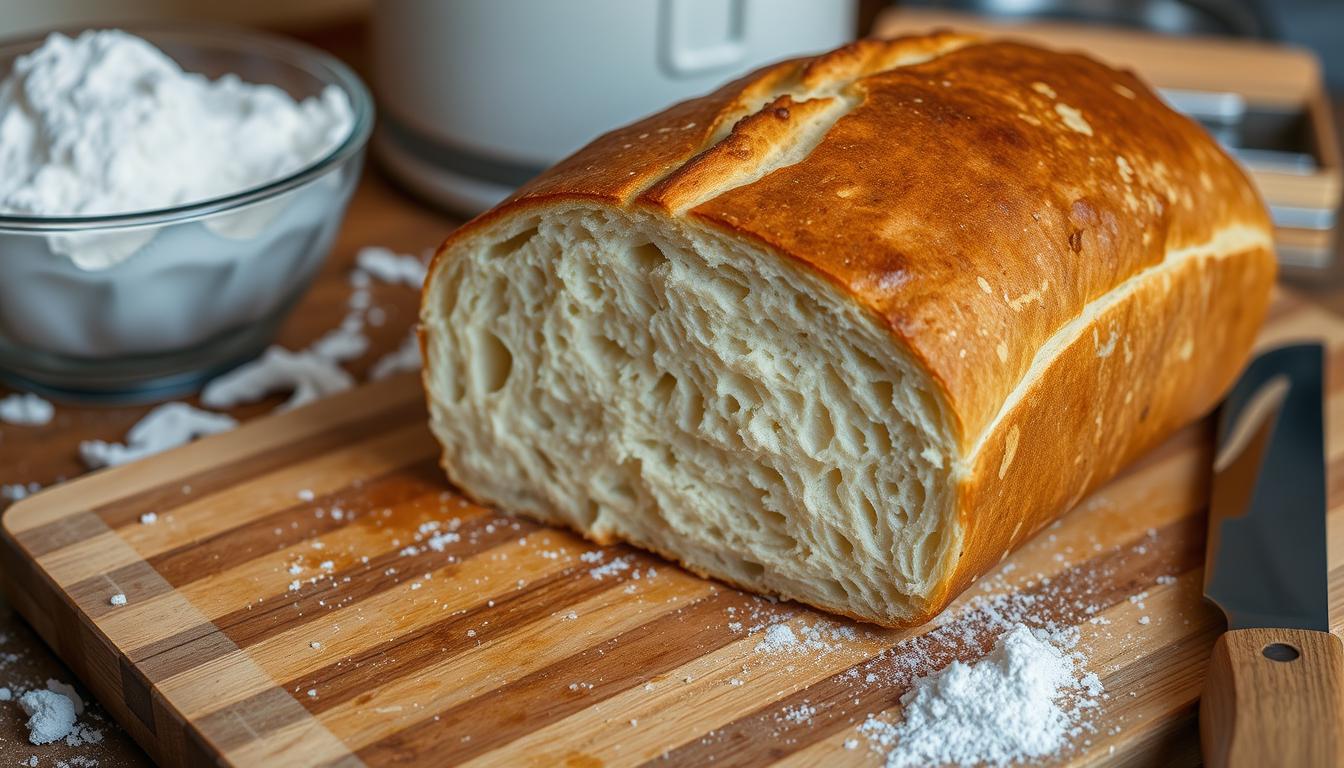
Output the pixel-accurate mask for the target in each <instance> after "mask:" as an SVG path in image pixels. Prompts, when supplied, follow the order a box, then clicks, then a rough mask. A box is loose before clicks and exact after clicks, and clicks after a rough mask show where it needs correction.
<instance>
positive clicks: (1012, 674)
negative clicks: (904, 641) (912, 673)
mask: <svg viewBox="0 0 1344 768" xmlns="http://www.w3.org/2000/svg"><path fill="white" fill-rule="evenodd" d="M1065 643H1067V640H1066V639H1063V638H1055V637H1052V636H1051V635H1050V634H1049V633H1047V632H1045V631H1044V630H1032V629H1030V628H1028V627H1027V626H1026V625H1024V624H1017V625H1015V626H1014V627H1012V628H1011V629H1009V630H1008V631H1007V632H1005V633H1004V634H1003V635H1001V636H1000V637H999V639H998V641H997V642H996V643H995V645H994V649H993V650H992V651H990V653H989V654H988V655H986V656H985V657H984V658H982V659H980V660H979V661H977V662H975V663H973V664H965V663H962V662H960V661H953V662H952V663H951V664H949V665H948V666H947V667H946V668H944V669H943V670H942V671H941V672H937V673H934V674H931V675H928V676H926V677H922V678H920V679H918V680H916V681H915V682H914V685H913V686H912V687H911V689H910V690H909V691H907V692H906V694H905V695H904V696H902V697H901V704H902V706H903V707H904V713H903V718H902V720H901V722H899V723H896V724H894V725H893V724H890V723H885V722H882V721H881V720H878V719H876V718H873V717H869V719H868V721H867V722H865V723H864V724H863V726H862V727H861V729H860V730H861V731H862V732H863V733H864V734H865V735H867V736H868V737H869V739H870V740H871V741H872V742H873V743H874V744H875V745H876V746H878V747H880V748H882V749H884V750H888V751H887V760H886V765H887V768H911V767H913V766H923V765H944V764H958V765H968V764H983V765H992V766H1004V765H1011V764H1013V763H1019V762H1024V761H1031V760H1035V759H1038V758H1042V757H1044V756H1047V755H1052V754H1054V753H1056V752H1058V751H1059V750H1061V749H1062V748H1063V747H1064V746H1065V745H1066V744H1067V743H1068V741H1069V738H1070V737H1071V736H1072V735H1073V733H1074V732H1075V730H1076V724H1077V720H1078V716H1079V712H1080V711H1082V710H1084V709H1088V708H1090V707H1094V706H1096V704H1097V698H1098V697H1099V696H1100V695H1101V693H1102V690H1101V681H1100V680H1099V679H1098V678H1097V677H1096V675H1095V674H1082V673H1081V671H1080V666H1081V662H1082V659H1081V657H1080V656H1079V655H1078V654H1076V653H1070V652H1068V650H1067V649H1065V648H1062V647H1061V645H1063V644H1065Z"/></svg>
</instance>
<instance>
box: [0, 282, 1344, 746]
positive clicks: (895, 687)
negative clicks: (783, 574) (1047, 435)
mask: <svg viewBox="0 0 1344 768" xmlns="http://www.w3.org/2000/svg"><path fill="white" fill-rule="evenodd" d="M1304 338H1324V339H1325V340H1327V341H1328V342H1329V344H1330V349H1331V356H1330V375H1331V380H1330V396H1329V400H1330V402H1329V404H1328V406H1329V407H1328V413H1329V418H1328V422H1329V430H1330V436H1329V438H1328V444H1329V445H1330V447H1331V453H1330V456H1329V459H1330V463H1329V467H1330V498H1331V523H1332V525H1331V529H1330V534H1331V535H1330V538H1331V547H1330V549H1331V568H1332V571H1331V582H1332V585H1335V588H1333V589H1332V596H1331V597H1332V606H1333V607H1334V609H1335V611H1334V616H1335V619H1336V624H1335V626H1336V629H1337V630H1338V626H1339V623H1338V622H1339V617H1340V616H1341V614H1340V613H1339V610H1338V608H1339V605H1338V601H1339V600H1340V599H1341V595H1344V589H1340V588H1339V584H1338V583H1339V581H1340V580H1341V578H1344V564H1341V559H1342V558H1341V554H1342V553H1344V548H1342V547H1341V546H1340V544H1341V542H1340V541H1339V537H1340V535H1341V534H1340V532H1341V530H1342V529H1341V528H1340V526H1339V524H1338V523H1339V521H1340V519H1341V512H1340V508H1339V502H1340V496H1339V493H1338V491H1339V488H1338V484H1339V477H1340V475H1341V468H1342V467H1344V462H1341V460H1340V454H1341V448H1342V447H1344V440H1341V439H1339V438H1340V437H1341V435H1342V434H1344V421H1342V420H1341V419H1344V408H1341V407H1340V406H1341V402H1340V397H1341V384H1340V382H1341V380H1342V378H1341V376H1340V375H1339V374H1340V372H1341V365H1344V322H1341V321H1340V320H1339V319H1338V318H1336V317H1335V316H1334V315H1331V314H1329V313H1327V312H1325V311H1324V310H1321V309H1319V308H1317V307H1314V306H1311V305H1309V304H1306V303H1304V302H1302V301H1299V300H1297V299H1295V298H1293V297H1292V296H1288V295H1285V296H1281V297H1280V298H1279V300H1278V301H1277V303H1276V305H1275V308H1274V314H1273V317H1272V318H1271V320H1270V322H1269V324H1268V326H1267V328H1266V330H1265V332H1264V336H1263V343H1264V344H1271V343H1275V342H1281V341H1286V340H1299V339H1304ZM423 422H424V413H423V404H422V402H421V395H420V393H419V390H418V385H417V383H416V381H414V379H413V378H403V379H395V380H390V381H387V382H383V383H380V384H374V385H372V386H369V387H366V388H363V389H360V390H357V391H354V392H350V393H348V394H345V395H342V396H338V397H335V398H332V399H329V400H326V401H323V402H320V403H318V404H316V405H314V406H311V407H309V408H305V409H301V410H298V411H294V412H290V413H286V414H282V415H277V416H273V417H266V418H262V419H259V420H257V421H254V422H252V423H249V424H247V425H246V426H244V427H242V428H240V429H238V430H236V431H234V432H231V433H228V434H225V435H221V436H218V437H215V438H211V439H207V440H203V441H201V442H198V443H196V444H193V445H190V446H187V447H185V448H182V449H179V450H176V451H173V452H171V453H168V454H164V455H160V456H157V457H153V458H150V459H147V460H144V461H141V462H138V463H135V464H131V465H128V466H125V467H121V468H117V469H112V470H108V471H103V472H99V473H96V474H94V475H91V476H88V477H87V478H84V479H80V480H77V481H75V482H72V483H68V484H65V485H61V486H58V487H56V488H54V489H52V490H50V491H48V492H45V493H41V494H39V495H37V496H35V497H33V498H31V499H29V500H27V501H24V502H22V503H20V504H18V505H16V506H14V507H13V508H11V509H10V510H9V512H8V513H7V514H6V515H5V517H4V536H3V543H4V546H5V547H6V548H7V550H8V551H7V552H6V553H5V556H4V557H3V558H0V561H2V562H3V565H4V569H5V577H6V579H5V586H6V588H7V590H8V594H9V599H10V600H11V601H12V602H13V603H14V605H15V606H16V607H17V608H18V609H19V610H20V611H21V612H22V613H23V614H24V616H26V617H27V619H28V620H29V621H30V622H31V623H32V624H33V626H34V627H36V629H37V630H38V631H39V632H40V633H41V635H42V636H43V637H44V638H45V639H46V641H47V642H48V643H50V644H51V645H52V646H53V648H55V649H56V651H57V652H58V653H59V654H60V656H61V657H62V658H63V659H65V661H66V662H67V663H68V664H69V665H70V667H71V668H72V669H73V670H74V672H75V673H76V674H77V675H78V676H79V677H80V678H81V679H82V680H83V681H84V683H85V684H86V685H87V686H88V687H89V688H90V689H91V690H92V691H93V692H94V693H95V694H96V695H97V696H98V698H99V699H101V700H102V702H103V703H104V704H105V705H106V706H107V708H108V709H109V710H111V711H112V713H113V714H114V715H115V716H116V717H117V718H118V719H119V720H120V721H121V723H122V724H123V725H124V726H125V727H126V729H127V730H128V731H129V732H130V733H131V734H132V735H133V736H134V737H135V738H136V739H137V740H138V741H139V742H140V744H142V745H143V746H144V747H145V749H146V750H147V751H148V752H149V753H150V755H151V756H153V757H154V759H156V760H157V761H159V762H160V763H162V764H165V765H184V766H185V765H190V766H197V765H204V764H207V763H210V762H221V763H229V764H235V765H249V766H250V765H262V764H274V765H285V766H294V765H359V764H367V765H387V764H398V765H435V766H438V765H449V764H460V763H471V764H478V765H569V766H602V765H605V766H615V765H634V764H639V763H643V762H646V761H656V762H660V763H666V764H671V765H696V766H700V765H706V764H710V763H711V762H712V764H713V765H716V766H717V765H729V766H735V765H757V764H764V763H770V762H775V761H779V762H782V763H785V764H792V765H819V764H825V765H828V766H830V765H880V764H881V755H880V754H879V753H878V752H876V751H873V750H872V749H871V748H870V747H869V744H868V742H867V740H866V739H865V738H864V737H863V736H862V735H860V734H859V733H858V731H857V730H856V726H857V725H858V724H860V723H862V722H863V721H864V720H865V719H867V718H868V716H869V715H870V714H876V715H878V716H879V717H886V718H891V717H893V716H894V715H895V714H896V713H897V711H898V709H897V706H896V705H897V703H898V700H899V698H900V695H901V693H902V692H903V691H904V685H905V683H906V682H908V680H909V677H910V675H911V674H914V673H923V672H927V671H929V670H930V669H932V668H935V667H941V666H942V665H944V664H946V663H947V662H948V661H950V660H951V659H952V658H954V657H956V658H962V659H973V658H976V657H977V656H979V655H980V654H982V653H983V652H984V651H985V650H986V649H987V648H988V647H989V645H990V644H991V643H992V639H993V633H992V632H991V631H990V628H989V626H988V625H987V624H986V623H985V621H984V619H985V618H986V617H987V616H990V617H992V615H993V614H994V611H999V612H1000V613H1006V614H1009V618H1012V617H1013V615H1014V614H1013V611H1015V610H1018V609H1019V608H1021V607H1022V606H1024V605H1029V606H1030V610H1029V611H1027V612H1026V614H1027V615H1029V617H1030V618H1031V620H1033V621H1036V622H1040V621H1052V622H1055V623H1056V624H1057V625H1060V626H1071V625H1076V626H1077V627H1078V631H1079V636H1080V640H1079V648H1080V649H1081V650H1083V651H1084V652H1085V653H1086V654H1087V656H1088V659H1089V661H1088V667H1089V668H1090V669H1091V670H1094V671H1096V672H1097V673H1098V674H1099V675H1100V677H1101V680H1102V682H1103V684H1104V686H1105V688H1106V691H1107V698H1106V699H1105V700H1104V701H1103V702H1102V706H1101V707H1100V709H1099V710H1098V711H1097V712H1096V713H1095V714H1094V715H1093V716H1092V717H1091V718H1090V719H1089V723H1090V728H1089V729H1088V730H1085V731H1084V732H1083V733H1081V734H1080V735H1079V737H1078V738H1077V739H1076V742H1075V744H1074V745H1073V747H1072V748H1071V749H1070V750H1069V751H1068V752H1066V753H1065V754H1063V755H1061V756H1060V758H1059V759H1060V761H1061V762H1064V763H1068V764H1093V763H1111V762H1115V763H1131V762H1143V763H1154V762H1160V763H1162V764H1182V763H1192V762H1195V761H1196V760H1197V758H1198V753H1197V742H1196V737H1195V730H1194V718H1195V706H1196V701H1197V697H1198V694H1199V690H1200V686H1201V683H1202V676H1203V670H1204V666H1205V663H1206V660H1207V657H1208V654H1209V649H1210V646H1211V644H1212V642H1213V640H1214V638H1215V637H1216V635H1217V633H1218V632H1219V631H1221V628H1222V620H1221V618H1220V617H1219V615H1218V614H1217V613H1216V612H1214V611H1213V610H1211V609H1210V608H1209V607H1207V606H1206V605H1204V604H1203V603H1202V602H1201V599H1200V576H1201V561H1202V556H1203V541H1204V514H1203V508H1204V504H1205V501H1206V496H1207V472H1208V463H1209V432H1208V425H1207V423H1203V424H1197V425H1194V426H1192V427H1190V428H1188V429H1186V430H1184V431H1182V432H1181V433H1179V434H1177V435H1176V436H1174V437H1173V438H1172V439H1171V440H1170V441H1168V442H1167V443H1166V444H1164V445H1163V446H1161V447H1160V448H1158V449H1157V450H1155V451H1154V452H1153V453H1152V454H1151V455H1149V456H1148V457H1146V458H1145V459H1143V460H1142V461H1140V462H1139V463H1138V464H1137V465H1136V466H1134V467H1132V468H1130V469H1129V470H1128V471H1127V472H1126V473H1125V474H1124V475H1123V476H1121V477H1119V478H1117V479H1116V480H1115V481H1113V482H1112V483H1111V484H1109V485H1108V486H1106V487H1105V488H1104V489H1102V490H1101V491H1099V492H1098V493H1096V494H1094V495H1093V496H1092V497H1091V498H1089V499H1087V500H1085V501H1084V502H1083V503H1082V504H1080V505H1079V507H1078V508H1077V509H1075V510H1074V511H1073V512H1071V513H1070V514H1069V515H1067V516H1066V517H1065V518H1064V519H1063V520H1062V521H1061V522H1060V523H1059V524H1057V525H1056V526H1053V527H1051V528H1049V529H1047V530H1046V531H1045V532H1043V533H1042V534H1041V535H1040V536H1038V537H1037V538H1036V539H1034V540H1033V541H1031V542H1029V543H1028V544H1027V545H1026V546H1025V547H1024V548H1023V549H1022V550H1020V551H1019V552H1017V553H1016V554H1014V555H1013V556H1012V557H1011V558H1009V559H1008V560H1007V561H1005V563H1004V564H1003V565H1002V566H1000V568H999V570H998V571H997V572H996V573H994V574H991V575H990V576H989V577H987V578H985V579H982V580H981V582H980V585H979V586H977V587H976V588H974V589H972V590H971V592H970V593H968V595H967V596H964V597H963V599H962V600H961V601H959V603H958V604H957V606H954V608H953V609H951V610H950V612H949V613H948V614H945V615H944V616H945V617H952V618H951V621H950V623H946V624H944V625H943V626H941V628H934V627H924V628H921V629H919V630H916V631H914V632H893V631H881V630H875V629H872V628H868V627H864V626H861V625H857V624H853V623H850V622H845V621H840V620H832V619H829V618H827V617H824V616H822V615H820V614H817V613H815V612H813V611H810V610H807V609H804V608H801V607H799V606H795V605H792V604H774V603H770V602H768V601H764V600H761V599H758V598H753V597H751V596H749V595H746V594H744V593H741V592H738V591H736V590H734V589H731V588H728V587H725V586H722V585H719V584H716V583H714V582H711V581H706V580H702V579H699V578H696V577H694V576H691V575H689V574H687V573H686V572H684V571H682V570H680V569H678V568H677V567H675V566H672V565H670V564H668V563H665V562H663V561H660V560H658V559H656V558H653V557H650V556H646V555H643V554H639V553H636V552H633V551H630V550H627V549H624V548H620V547H608V548H601V547H595V546H592V545H590V544H587V543H585V542H583V541H581V540H579V539H577V538H575V537H574V536H571V535H569V534H566V533H563V532H560V531H556V530H552V529H547V528H544V527H540V526H538V525H535V524H532V523H528V522H522V521H514V520H511V519H509V518H507V517H504V516H501V515H499V514H497V513H494V512H492V511H490V510H487V509H483V508H481V507H478V506H475V505H473V504H470V503H468V502H466V501H464V500H463V499H461V498H460V497H458V496H457V495H455V494H454V492H453V491H452V489H451V488H450V487H449V486H448V485H447V484H446V483H445V481H444V480H443V478H442V475H441V474H440V472H439V471H438V469H437V468H436V456H437V450H436V447H435V445H434V443H433V441H432V440H431V438H430V436H429V434H428V432H427V430H426V429H425V427H424V426H423ZM149 512H152V513H155V514H156V515H157V521H155V522H153V523H144V522H141V516H142V515H143V514H145V513H149ZM293 566H297V567H296V568H294V571H293V572H291V567H293ZM116 593H124V594H125V595H126V597H127V600H128V603H127V605H125V606H121V607H116V606H113V605H111V604H110V603H109V598H110V596H111V595H113V594H116ZM967 617H971V618H967ZM977 617H978V618H977ZM780 622H787V623H789V625H790V626H791V627H792V628H793V629H794V630H795V632H796V634H797V635H798V636H799V637H800V638H801V637H805V636H806V634H807V631H808V630H809V628H810V630H811V631H812V632H813V633H814V638H816V640H815V642H813V643H812V644H811V645H810V647H805V648H803V649H801V650H800V651H788V650H785V651H778V650H775V651H772V650H769V649H767V648H766V647H765V646H761V639H762V634H763V633H762V629H763V628H764V627H766V626H769V625H771V624H775V623H780Z"/></svg>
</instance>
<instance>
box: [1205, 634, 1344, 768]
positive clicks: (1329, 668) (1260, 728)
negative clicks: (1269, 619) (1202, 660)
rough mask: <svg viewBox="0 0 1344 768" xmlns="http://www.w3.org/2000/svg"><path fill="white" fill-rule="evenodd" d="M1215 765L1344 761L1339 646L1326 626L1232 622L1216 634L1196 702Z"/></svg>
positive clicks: (1343, 657) (1208, 758) (1342, 651)
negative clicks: (1237, 625) (1323, 629)
mask: <svg viewBox="0 0 1344 768" xmlns="http://www.w3.org/2000/svg"><path fill="white" fill-rule="evenodd" d="M1199 736H1200V744H1201V745H1202V747H1203V751H1204V762H1205V763H1206V764H1207V765H1210V766H1214V768H1221V767H1222V766H1229V767H1230V768H1243V767H1244V768H1252V767H1254V768H1259V766H1267V765H1292V766H1344V646H1341V644H1340V641H1339V638H1338V637H1335V636H1334V635H1332V634H1330V633H1329V632H1313V631H1311V630H1307V629H1237V630H1232V631H1230V632H1227V633H1226V634H1224V635H1223V636H1222V637H1220V638H1218V642H1217V643H1216V644H1215V645H1214V646H1213V658H1212V659H1210V661H1209V671H1208V677H1207V679H1206V680H1205V682H1204V695H1203V697H1201V698H1200V702H1199Z"/></svg>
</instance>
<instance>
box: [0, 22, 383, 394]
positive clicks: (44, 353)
mask: <svg viewBox="0 0 1344 768" xmlns="http://www.w3.org/2000/svg"><path fill="white" fill-rule="evenodd" d="M126 31H128V32H130V33H132V34H134V35H136V36H138V37H141V38H143V39H145V40H147V41H149V42H150V43H152V44H153V45H154V46H156V47H158V48H159V49H160V50H162V51H163V52H164V53H166V54H167V55H168V56H169V57H171V58H172V59H174V60H176V62H177V63H178V64H179V65H181V67H182V69H183V70H185V71H187V72H195V73H200V74H202V75H205V76H206V77H209V78H210V79H212V80H213V79H217V78H220V77H222V76H224V75H226V74H234V75H237V76H238V77H239V78H241V79H242V80H244V81H246V82H248V83H254V84H270V85H274V86H277V87H279V88H280V89H282V90H283V91H285V92H287V93H288V94H289V95H290V96H291V97H292V98H293V99H295V100H303V99H308V98H310V97H319V96H320V95H321V94H322V93H323V92H324V91H325V90H327V89H328V87H329V86H335V87H336V88H339V89H340V90H341V91H343V92H344V93H345V95H346V97H348V99H349V102H350V105H351V110H352V116H353V120H352V123H351V128H350V131H349V134H348V135H347V136H346V137H345V138H344V140H342V141H339V143H337V144H336V145H335V147H334V148H333V149H331V150H330V151H329V152H328V153H327V154H326V155H325V156H323V157H321V158H319V159H317V160H315V161H313V162H311V163H310V164H308V165H306V166H304V167H301V168H299V169H298V170H296V171H293V172H290V173H287V174H286V175H284V176H283V177H280V178H277V179H275V180H273V181H269V182H267V183H264V184H262V185H260V186H255V187H253V188H249V189H243V190H239V191H237V192H234V193H231V194H226V195H223V196H216V197H213V198H212V199H206V200H203V201H201V202H194V203H189V204H185V205H179V206H176V207H171V208H162V209H159V210H148V211H143V212H134V213H118V214H114V215H92V216H87V215H86V216H63V217H61V216H38V215H11V214H5V213H0V378H2V379H5V380H7V381H8V383H11V384H13V385H16V386H18V387H20V388H23V389H29V390H37V391H41V392H45V393H47V394H51V395H54V396H57V397H66V398H74V399H83V400H103V401H108V402H134V401H150V400H157V399H164V398H168V397H173V396H176V395H180V394H184V393H186V392H190V391H192V390H194V389H195V388H197V387H199V386H200V384H201V383H202V382H203V381H205V380H207V379H209V378H211V377H213V376H215V375H217V374H218V373H220V372H222V371H224V370H227V369H228V368H230V367H232V366H234V365H236V364H238V363H240V362H242V361H244V360H247V359H249V358H251V357H253V356H255V355H256V354H258V353H259V352H260V351H261V350H262V349H264V348H265V347H266V346H267V344H269V343H270V341H271V340H272V338H273V337H274V335H275V333H276V331H277V330H278V328H279V326H280V324H281V323H282V321H283V320H284V319H285V317H286V316H287V315H288V314H289V312H290V310H291V309H292V308H293V307H294V305H295V304H296V303H297V301H298V300H299V298H300V297H301V296H302V294H303V293H304V292H305V290H306V289H307V287H308V285H309V284H310V282H311V281H312V279H313V277H314V276H315V275H316V274H317V272H318V270H319V269H320V267H321V265H322V263H323V262H324V261H325V259H326V257H327V255H328V253H329V251H330V249H331V246H332V243H333V241H334V239H335V237H336V233H337V230H338V228H339V226H340V222H341V219H342V217H343V215H344V212H345V208H346V205H347V203H348V202H349V200H350V196H351V194H352V192H353V190H354V186H355V184H356V182H357V180H358V177H359V174H360V169H361V166H362V163H363V157H364V147H365V144H366V142H367V140H368V137H369V133H370V130H371V128H372V125H373V104H372V99H371V98H370V97H369V94H368V91H367V89H366V88H365V86H364V84H363V83H362V82H361V81H360V79H359V78H358V77H357V76H356V75H355V74H354V73H353V72H352V71H351V70H350V69H349V68H348V67H346V66H345V65H344V64H342V63H341V62H339V61H337V60H336V59H335V58H333V57H331V56H328V55H327V54H325V53H322V52H320V51H318V50H316V49H314V48H310V47H308V46H305V45H302V44H299V43H296V42H292V41H289V40H286V39H283V38H278V37H273V36H269V35H265V34H261V33H254V32H250V31H242V30H232V29H225V30H221V29H217V28H205V27H190V26H183V27H150V28H130V29H127V30H126ZM69 34H70V35H71V36H74V35H76V34H78V32H71V33H69ZM45 39H46V35H42V36H40V37H33V38H31V39H25V40H18V41H13V42H9V43H4V44H0V80H3V79H4V78H5V77H6V75H7V74H8V73H9V72H10V71H11V70H12V69H13V67H14V63H15V61H16V59H18V58H19V57H20V56H22V55H24V54H25V53H28V52H30V51H33V50H35V49H37V48H38V47H40V46H41V45H42V44H43V42H44V40H45ZM2 129H3V126H0V130H2ZM91 263H92V264H94V265H95V266H94V268H89V267H90V264H91Z"/></svg>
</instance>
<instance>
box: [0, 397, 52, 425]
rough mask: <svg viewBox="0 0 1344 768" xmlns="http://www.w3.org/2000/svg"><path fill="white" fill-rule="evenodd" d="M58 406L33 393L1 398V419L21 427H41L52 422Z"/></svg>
mask: <svg viewBox="0 0 1344 768" xmlns="http://www.w3.org/2000/svg"><path fill="white" fill-rule="evenodd" d="M55 413H56V408H55V407H54V406H52V404H51V403H49V402H47V401H46V400H43V399H42V398H40V397H38V396H37V395H34V394H32V393H24V394H14V395H10V396H8V397H4V398H0V421H3V422H5V423H6V424H14V425H16V426H20V427H40V426H43V425H45V424H49V423H51V417H52V415H53V414H55Z"/></svg>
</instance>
